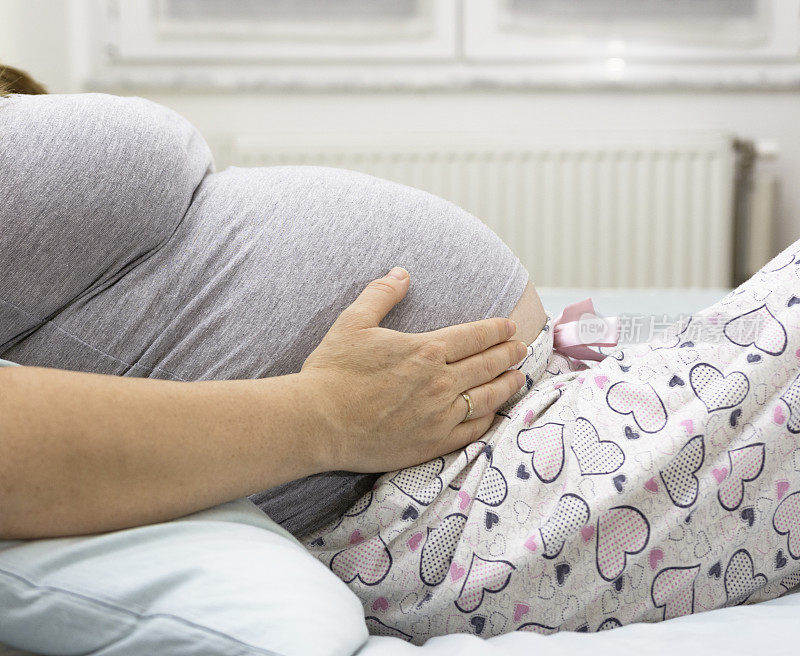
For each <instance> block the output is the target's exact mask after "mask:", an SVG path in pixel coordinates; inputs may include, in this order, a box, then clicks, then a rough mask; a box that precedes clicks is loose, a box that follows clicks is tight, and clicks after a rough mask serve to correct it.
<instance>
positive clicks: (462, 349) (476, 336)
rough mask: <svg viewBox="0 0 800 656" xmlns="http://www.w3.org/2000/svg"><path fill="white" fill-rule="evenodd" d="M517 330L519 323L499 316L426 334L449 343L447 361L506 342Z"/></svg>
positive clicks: (460, 358) (456, 359) (454, 360)
mask: <svg viewBox="0 0 800 656" xmlns="http://www.w3.org/2000/svg"><path fill="white" fill-rule="evenodd" d="M516 330H517V324H515V323H514V322H513V321H511V320H510V319H503V318H500V317H497V318H491V319H482V320H481V321H472V322H470V323H461V324H458V325H456V326H447V327H446V328H440V329H439V330H433V331H431V332H429V333H425V335H426V336H427V337H434V338H436V339H439V340H442V341H444V343H445V344H446V345H447V362H457V361H458V360H463V359H464V358H466V357H469V356H470V355H475V354H476V353H480V352H481V351H485V350H486V349H487V348H489V347H490V346H494V345H495V344H499V343H500V342H505V341H506V340H507V339H508V338H509V337H511V336H512V335H513V334H514V333H515V332H516Z"/></svg>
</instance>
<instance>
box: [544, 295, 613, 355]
mask: <svg viewBox="0 0 800 656" xmlns="http://www.w3.org/2000/svg"><path fill="white" fill-rule="evenodd" d="M618 341H619V319H618V318H617V317H606V318H601V317H598V316H597V314H596V313H595V311H594V305H592V299H590V298H587V299H585V300H583V301H579V302H577V303H572V304H571V305H568V306H567V307H565V308H564V311H563V312H562V313H561V314H560V315H558V318H557V319H556V320H555V321H553V351H555V352H556V353H560V354H561V355H563V356H564V357H565V358H567V361H568V362H569V364H570V368H572V369H573V370H576V369H586V368H588V365H587V364H586V363H585V362H583V361H584V360H593V361H595V362H600V361H601V360H603V359H605V357H606V356H605V355H603V354H602V353H599V352H598V351H594V350H592V349H590V348H589V347H590V346H616V345H617V342H618Z"/></svg>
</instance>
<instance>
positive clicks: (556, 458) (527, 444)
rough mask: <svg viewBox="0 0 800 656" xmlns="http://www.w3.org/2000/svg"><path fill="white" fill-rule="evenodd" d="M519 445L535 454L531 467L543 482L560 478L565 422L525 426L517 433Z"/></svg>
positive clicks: (523, 449) (562, 464) (525, 450)
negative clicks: (531, 426)
mask: <svg viewBox="0 0 800 656" xmlns="http://www.w3.org/2000/svg"><path fill="white" fill-rule="evenodd" d="M517 446H519V448H520V450H521V451H524V452H525V453H532V454H533V456H532V457H531V467H532V468H533V472H534V474H536V476H537V477H538V479H539V480H540V481H542V483H552V482H553V481H554V480H556V479H557V478H558V475H559V474H560V473H561V469H562V467H563V466H564V424H558V423H548V424H543V425H541V426H534V427H533V428H523V429H522V430H521V431H519V433H517Z"/></svg>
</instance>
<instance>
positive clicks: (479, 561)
mask: <svg viewBox="0 0 800 656" xmlns="http://www.w3.org/2000/svg"><path fill="white" fill-rule="evenodd" d="M515 569H516V567H514V565H512V564H511V563H509V562H508V561H505V560H485V559H483V558H481V557H480V556H478V555H477V554H472V562H471V563H470V566H469V572H468V573H467V578H466V579H464V585H463V586H462V588H461V594H459V595H458V599H456V602H455V604H456V607H457V608H458V609H459V610H460V611H461V612H462V613H472V612H474V611H476V610H477V609H478V608H479V607H480V605H481V604H482V603H483V597H484V594H485V593H487V592H490V593H496V592H500V591H501V590H503V589H504V588H505V587H506V586H507V585H508V582H509V580H510V579H511V573H512V572H513V571H514V570H515Z"/></svg>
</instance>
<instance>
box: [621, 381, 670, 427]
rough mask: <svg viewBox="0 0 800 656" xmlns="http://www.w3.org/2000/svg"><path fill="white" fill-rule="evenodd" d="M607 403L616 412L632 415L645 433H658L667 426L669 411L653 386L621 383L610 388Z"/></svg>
mask: <svg viewBox="0 0 800 656" xmlns="http://www.w3.org/2000/svg"><path fill="white" fill-rule="evenodd" d="M606 403H608V407H609V408H611V409H612V410H613V411H614V412H618V413H619V414H621V415H632V416H633V420H634V421H635V422H636V425H637V426H638V427H639V428H641V429H642V430H643V431H644V432H645V433H657V432H658V431H660V430H661V429H662V428H664V426H666V425H667V409H666V408H665V407H664V402H663V401H662V400H661V397H660V396H659V395H658V394H657V393H656V391H655V390H654V389H653V388H652V386H650V385H648V384H641V383H629V382H627V381H620V382H618V383H614V384H613V385H612V386H611V387H609V388H608V393H607V394H606Z"/></svg>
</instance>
